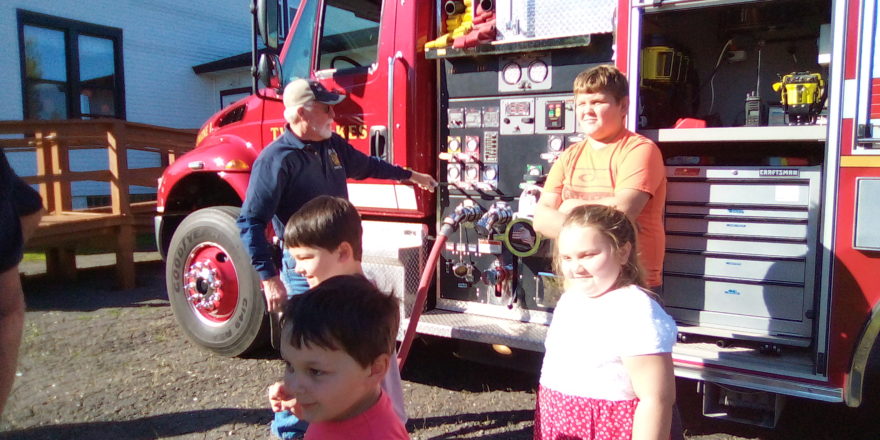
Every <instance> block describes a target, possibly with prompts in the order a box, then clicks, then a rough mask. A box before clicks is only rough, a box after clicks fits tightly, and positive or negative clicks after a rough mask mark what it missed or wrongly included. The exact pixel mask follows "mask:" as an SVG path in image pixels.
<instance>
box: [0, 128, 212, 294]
mask: <svg viewBox="0 0 880 440" xmlns="http://www.w3.org/2000/svg"><path fill="white" fill-rule="evenodd" d="M194 143H195V131H192V130H177V129H170V128H165V127H157V126H150V125H144V124H136V123H131V122H125V121H119V120H113V119H99V120H90V121H79V120H70V121H67V120H65V121H0V148H3V149H4V150H5V152H6V153H7V156H8V155H9V154H10V153H17V152H28V153H33V155H34V157H35V160H36V170H37V172H36V174H35V175H33V176H21V177H22V179H24V180H25V181H26V182H28V183H30V184H35V185H38V187H39V191H40V195H41V196H42V197H43V204H44V206H45V208H46V215H45V216H44V217H43V219H42V220H41V221H40V226H39V227H38V228H37V230H36V232H35V233H34V236H33V237H32V238H31V239H30V241H29V242H28V244H27V246H28V248H29V249H40V250H45V252H46V269H47V272H48V273H49V274H50V276H59V277H62V278H65V279H71V278H74V277H75V276H76V253H77V249H78V248H83V247H87V248H91V249H95V248H109V249H114V250H115V252H116V276H117V283H118V285H119V287H120V288H123V289H131V288H133V287H134V285H135V268H134V248H135V235H136V234H137V233H138V232H147V231H151V230H152V224H153V217H154V216H155V215H156V202H155V201H146V202H139V203H131V186H132V185H136V186H139V187H149V188H154V189H155V188H156V187H157V184H158V178H159V177H160V176H161V175H162V171H163V170H164V169H165V167H166V166H168V165H169V164H171V163H172V162H174V160H175V159H176V158H177V157H178V156H180V155H181V154H183V153H185V152H186V151H188V150H190V149H192V147H193V144H194ZM86 150H99V151H103V154H106V158H107V161H106V163H107V169H100V170H92V171H73V170H71V167H70V164H71V156H70V154H71V153H72V152H76V151H86ZM134 150H139V151H143V152H147V153H153V154H154V155H155V154H158V156H159V166H155V167H150V168H129V166H128V157H129V153H130V152H131V151H134ZM74 154H76V153H74ZM87 181H89V182H92V181H94V182H107V183H108V184H109V194H108V196H109V203H108V204H107V205H106V206H100V207H93V208H90V209H84V210H75V209H73V198H72V194H71V184H72V183H73V182H87Z"/></svg>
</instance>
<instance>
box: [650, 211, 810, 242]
mask: <svg viewBox="0 0 880 440" xmlns="http://www.w3.org/2000/svg"><path fill="white" fill-rule="evenodd" d="M666 232H667V233H675V232H685V233H698V234H711V235H730V236H737V237H766V238H783V239H801V240H805V239H806V238H807V225H806V224H805V223H782V222H769V221H759V222H755V221H744V220H742V219H736V218H731V219H718V220H713V219H703V218H679V217H669V216H668V217H666Z"/></svg>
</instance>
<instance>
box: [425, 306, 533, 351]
mask: <svg viewBox="0 0 880 440" xmlns="http://www.w3.org/2000/svg"><path fill="white" fill-rule="evenodd" d="M547 328H548V326H546V325H543V324H533V323H528V322H520V321H511V320H508V319H500V318H491V317H488V316H479V315H469V314H464V313H459V312H450V311H445V310H431V311H428V312H425V313H424V314H422V316H421V318H420V319H419V325H418V327H417V330H418V332H419V333H422V334H427V335H433V336H442V337H446V338H452V339H462V340H466V341H473V342H480V343H484V344H503V345H507V346H509V347H513V348H519V349H522V350H530V351H537V352H543V351H544V338H546V337H547Z"/></svg>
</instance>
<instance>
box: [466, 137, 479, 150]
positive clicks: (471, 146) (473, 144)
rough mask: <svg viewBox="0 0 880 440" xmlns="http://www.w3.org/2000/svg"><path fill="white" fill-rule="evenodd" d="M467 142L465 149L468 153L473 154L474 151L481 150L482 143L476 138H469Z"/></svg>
mask: <svg viewBox="0 0 880 440" xmlns="http://www.w3.org/2000/svg"><path fill="white" fill-rule="evenodd" d="M465 142H466V143H465V144H464V148H465V149H466V150H467V152H468V153H473V152H474V151H477V148H479V146H480V141H479V140H478V138H477V137H476V136H468V137H467V139H466V141H465Z"/></svg>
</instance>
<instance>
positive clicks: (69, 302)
mask: <svg viewBox="0 0 880 440" xmlns="http://www.w3.org/2000/svg"><path fill="white" fill-rule="evenodd" d="M136 274H137V280H136V285H137V287H136V288H134V289H132V290H118V288H117V287H116V284H115V283H116V278H115V276H114V272H113V267H112V266H111V267H95V268H88V269H79V270H78V271H77V272H76V280H74V281H64V280H59V279H56V278H52V277H50V276H48V275H46V274H40V275H31V276H27V277H25V278H24V280H23V287H24V292H25V299H26V300H27V307H28V310H29V311H50V310H57V311H83V312H88V311H93V310H98V309H102V308H106V307H167V306H168V296H167V294H166V293H165V265H164V262H162V261H147V262H140V263H137V264H136Z"/></svg>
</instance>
